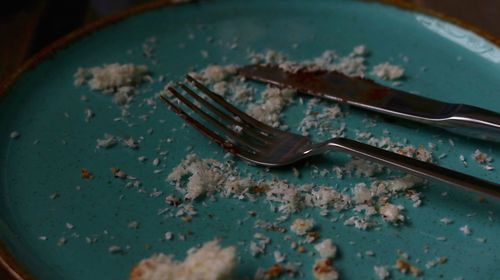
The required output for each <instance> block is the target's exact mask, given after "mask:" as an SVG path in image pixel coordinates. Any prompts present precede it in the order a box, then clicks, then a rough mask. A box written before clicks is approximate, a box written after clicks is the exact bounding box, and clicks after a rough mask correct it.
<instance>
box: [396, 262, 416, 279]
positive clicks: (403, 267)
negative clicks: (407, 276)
mask: <svg viewBox="0 0 500 280" xmlns="http://www.w3.org/2000/svg"><path fill="white" fill-rule="evenodd" d="M395 267H396V269H398V270H399V271H401V272H402V273H407V272H408V271H409V272H410V273H411V274H413V275H414V276H420V274H422V270H420V269H419V268H417V267H416V266H413V265H411V264H409V263H408V262H406V261H405V260H402V259H398V260H396V265H395Z"/></svg>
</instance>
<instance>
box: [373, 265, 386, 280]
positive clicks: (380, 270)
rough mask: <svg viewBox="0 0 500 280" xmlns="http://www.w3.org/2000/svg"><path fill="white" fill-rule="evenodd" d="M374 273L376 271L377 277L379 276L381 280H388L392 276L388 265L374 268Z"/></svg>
mask: <svg viewBox="0 0 500 280" xmlns="http://www.w3.org/2000/svg"><path fill="white" fill-rule="evenodd" d="M373 271H375V275H377V277H378V279H380V280H384V279H387V278H389V276H390V272H389V267H387V266H386V265H381V266H374V267H373Z"/></svg>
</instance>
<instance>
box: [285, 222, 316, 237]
mask: <svg viewBox="0 0 500 280" xmlns="http://www.w3.org/2000/svg"><path fill="white" fill-rule="evenodd" d="M313 227H314V220H313V219H300V218H297V219H295V220H294V221H293V223H292V225H291V226H290V230H291V231H293V232H294V233H296V234H297V235H305V234H306V233H307V232H308V231H310V230H311V229H312V228H313Z"/></svg>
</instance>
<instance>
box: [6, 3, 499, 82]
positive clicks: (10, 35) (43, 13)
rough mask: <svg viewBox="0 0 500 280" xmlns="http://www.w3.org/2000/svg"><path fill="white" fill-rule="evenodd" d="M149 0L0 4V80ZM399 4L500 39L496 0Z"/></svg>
mask: <svg viewBox="0 0 500 280" xmlns="http://www.w3.org/2000/svg"><path fill="white" fill-rule="evenodd" d="M153 1H154V0H153ZM153 1H151V0H87V1H85V0H79V1H67V0H18V1H6V2H4V3H3V4H2V8H1V9H0V38H1V43H0V80H2V78H3V77H5V76H6V75H8V74H9V73H11V72H12V71H13V70H14V69H16V68H17V67H19V65H20V64H22V62H23V61H25V60H26V59H27V58H29V57H30V56H32V55H33V54H34V53H36V52H37V51H39V50H40V49H42V48H43V47H45V46H47V45H48V44H50V43H51V42H53V41H54V40H56V39H57V38H60V37H61V36H64V35H65V34H67V33H69V32H71V31H72V30H74V29H77V28H79V27H81V26H83V25H85V24H88V23H90V22H92V21H95V20H96V19H99V18H101V17H104V16H107V15H111V14H114V13H117V12H120V11H123V10H125V9H127V8H130V7H134V6H137V5H141V4H144V3H147V2H153ZM207 1H210V0H207ZM400 1H401V2H407V3H412V4H416V5H418V6H420V7H424V8H427V9H431V10H435V11H437V12H440V13H443V14H446V15H449V16H453V17H455V18H458V19H460V20H463V21H465V22H467V23H470V24H472V25H475V26H477V27H479V28H481V29H484V30H486V31H487V32H489V33H491V34H493V35H495V36H497V37H499V38H500V0H481V1H477V0H439V1H436V0H400Z"/></svg>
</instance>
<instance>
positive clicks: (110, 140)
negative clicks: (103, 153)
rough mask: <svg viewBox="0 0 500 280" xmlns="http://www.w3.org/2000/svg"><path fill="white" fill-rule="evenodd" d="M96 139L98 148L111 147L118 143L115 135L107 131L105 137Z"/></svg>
mask: <svg viewBox="0 0 500 280" xmlns="http://www.w3.org/2000/svg"><path fill="white" fill-rule="evenodd" d="M96 141H97V145H96V147H97V148H104V149H108V148H111V147H113V146H115V145H116V143H117V140H116V138H115V136H113V135H111V134H107V133H106V134H104V138H103V139H97V140H96Z"/></svg>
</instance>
